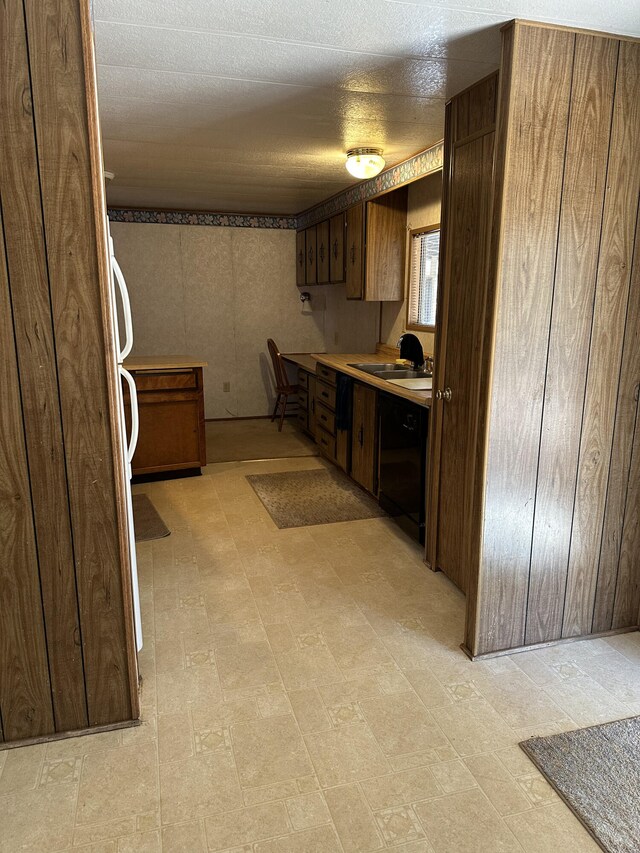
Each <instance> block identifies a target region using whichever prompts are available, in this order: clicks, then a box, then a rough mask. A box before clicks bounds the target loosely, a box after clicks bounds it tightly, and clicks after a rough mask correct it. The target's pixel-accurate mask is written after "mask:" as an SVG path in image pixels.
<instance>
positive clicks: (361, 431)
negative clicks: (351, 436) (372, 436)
mask: <svg viewBox="0 0 640 853" xmlns="http://www.w3.org/2000/svg"><path fill="white" fill-rule="evenodd" d="M358 444H359V445H360V447H362V445H363V444H364V427H363V426H361V427H360V429H359V430H358Z"/></svg>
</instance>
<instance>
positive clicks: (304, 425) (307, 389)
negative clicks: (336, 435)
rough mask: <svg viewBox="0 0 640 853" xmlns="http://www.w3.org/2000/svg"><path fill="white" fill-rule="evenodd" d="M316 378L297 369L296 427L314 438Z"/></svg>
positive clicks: (303, 370)
mask: <svg viewBox="0 0 640 853" xmlns="http://www.w3.org/2000/svg"><path fill="white" fill-rule="evenodd" d="M315 410H316V377H315V376H314V374H313V373H310V372H309V371H308V370H305V369H304V368H303V367H299V368H298V426H299V427H300V428H301V429H303V430H304V431H305V432H306V433H308V434H309V435H311V436H312V437H313V438H315V434H316V415H315Z"/></svg>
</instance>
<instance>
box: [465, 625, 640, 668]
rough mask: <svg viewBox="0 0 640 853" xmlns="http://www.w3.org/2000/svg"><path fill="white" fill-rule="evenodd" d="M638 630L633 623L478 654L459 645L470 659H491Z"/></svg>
mask: <svg viewBox="0 0 640 853" xmlns="http://www.w3.org/2000/svg"><path fill="white" fill-rule="evenodd" d="M638 630H640V626H638V625H633V626H631V627H629V628H614V629H612V630H611V631H600V632H598V633H597V634H582V635H581V636H580V637H562V638H561V639H558V640H548V641H547V642H544V643H533V644H532V645H530V646H517V647H516V648H514V649H499V650H498V651H495V652H484V653H483V654H479V655H474V654H472V653H471V651H470V649H469V648H468V646H466V645H465V644H464V643H462V644H461V645H460V648H461V649H462V651H463V652H464V653H465V655H466V656H467V657H468V658H470V659H471V660H474V661H475V660H491V658H502V657H505V655H518V654H522V653H523V652H534V651H536V649H548V648H550V647H551V646H566V645H567V644H568V643H580V642H582V641H583V640H597V639H602V638H605V637H615V636H617V635H618V634H631V633H633V632H634V631H638Z"/></svg>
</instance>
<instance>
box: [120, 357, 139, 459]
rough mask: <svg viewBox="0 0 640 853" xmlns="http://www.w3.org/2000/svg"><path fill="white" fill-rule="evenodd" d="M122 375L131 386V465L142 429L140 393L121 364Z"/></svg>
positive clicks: (129, 454) (131, 377)
mask: <svg viewBox="0 0 640 853" xmlns="http://www.w3.org/2000/svg"><path fill="white" fill-rule="evenodd" d="M118 370H119V371H120V375H121V376H122V378H123V379H124V380H125V381H126V383H127V385H128V386H129V396H130V398H131V438H130V439H129V444H128V445H127V461H128V462H129V463H131V460H132V459H133V454H134V453H135V452H136V445H137V444H138V430H139V428H140V418H139V414H138V392H137V391H136V383H135V382H134V379H133V376H132V375H131V374H130V373H129V371H128V370H126V369H125V368H124V367H123V366H122V365H121V364H119V365H118Z"/></svg>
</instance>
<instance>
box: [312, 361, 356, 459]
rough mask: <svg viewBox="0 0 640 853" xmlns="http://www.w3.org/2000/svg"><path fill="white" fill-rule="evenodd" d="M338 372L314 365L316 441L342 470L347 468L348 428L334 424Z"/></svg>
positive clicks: (322, 365)
mask: <svg viewBox="0 0 640 853" xmlns="http://www.w3.org/2000/svg"><path fill="white" fill-rule="evenodd" d="M337 384H338V373H337V372H336V371H335V370H332V369H331V368H330V367H327V366H326V365H324V364H320V363H318V365H317V366H316V394H315V415H316V424H315V426H316V432H315V436H316V442H317V443H318V446H319V447H320V450H321V451H322V452H323V453H324V455H325V456H327V457H328V458H329V459H330V460H331V461H332V462H335V463H336V465H339V466H340V467H341V468H342V469H343V470H344V471H348V470H349V456H350V453H349V450H350V447H349V443H350V440H349V435H350V432H349V430H345V429H338V428H337V426H336V400H337Z"/></svg>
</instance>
